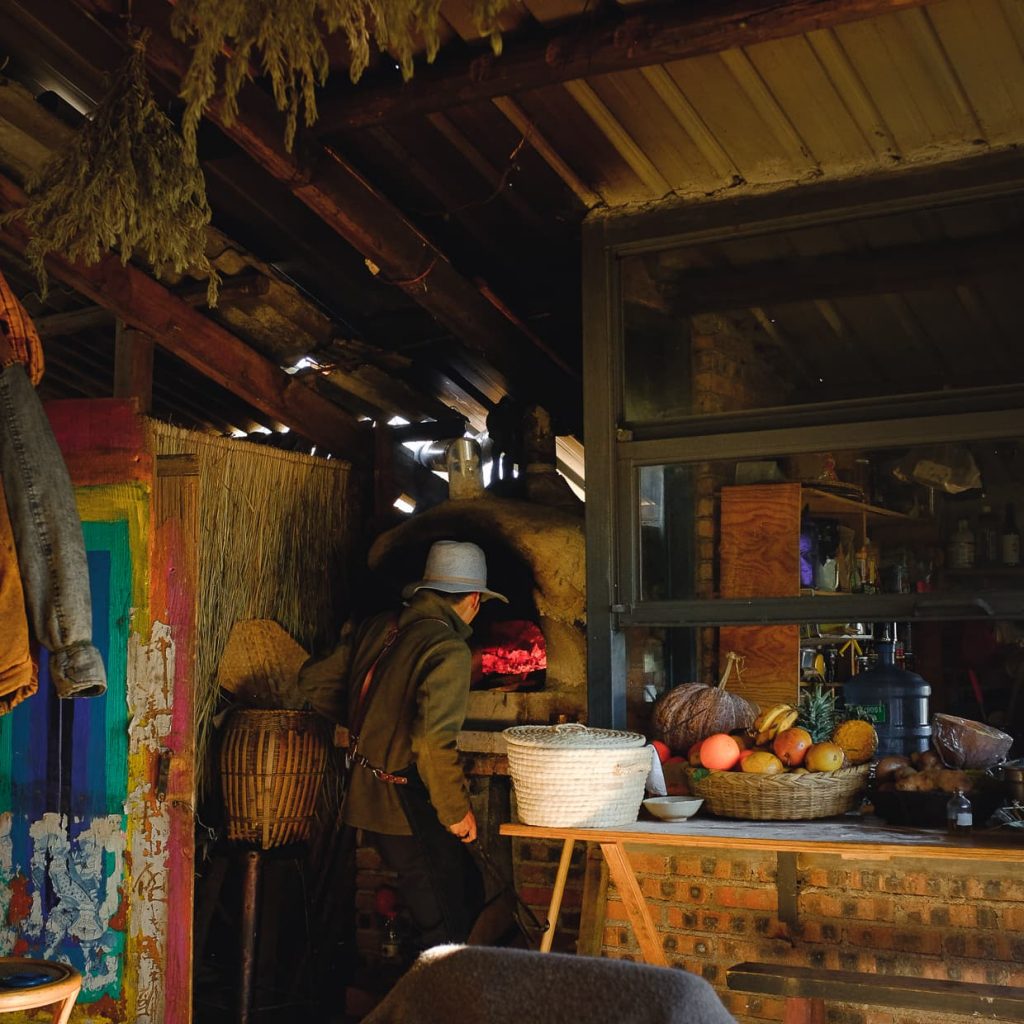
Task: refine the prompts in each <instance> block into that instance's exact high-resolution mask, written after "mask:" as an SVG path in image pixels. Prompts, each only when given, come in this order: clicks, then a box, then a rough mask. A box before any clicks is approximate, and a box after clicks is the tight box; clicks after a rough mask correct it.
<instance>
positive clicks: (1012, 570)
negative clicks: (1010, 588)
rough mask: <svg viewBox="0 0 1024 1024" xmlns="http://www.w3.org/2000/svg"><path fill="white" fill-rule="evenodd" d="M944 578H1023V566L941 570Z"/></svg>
mask: <svg viewBox="0 0 1024 1024" xmlns="http://www.w3.org/2000/svg"><path fill="white" fill-rule="evenodd" d="M942 573H943V575H944V576H970V577H978V576H1003V577H1010V578H1011V579H1012V578H1013V577H1014V576H1019V577H1021V578H1024V565H990V566H983V565H982V566H975V567H974V568H973V569H943V570H942Z"/></svg>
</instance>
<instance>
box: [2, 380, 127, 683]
mask: <svg viewBox="0 0 1024 1024" xmlns="http://www.w3.org/2000/svg"><path fill="white" fill-rule="evenodd" d="M0 477H2V479H3V485H4V490H5V492H6V495H7V508H8V511H9V513H10V518H11V525H12V527H13V529H14V542H15V546H16V548H17V554H18V565H19V566H20V569H21V579H22V584H23V586H24V591H25V601H26V605H27V608H28V619H29V625H30V627H31V629H32V633H33V634H34V636H35V638H36V640H38V641H39V643H41V644H42V645H43V646H44V647H45V648H46V649H47V650H48V651H49V652H50V654H51V658H50V674H51V676H52V678H53V684H54V689H55V690H56V692H57V695H58V696H59V697H93V696H98V695H99V694H101V693H103V692H104V691H105V690H106V688H107V681H106V671H105V669H104V666H103V660H102V658H101V657H100V653H99V651H98V650H96V648H95V647H94V646H93V643H92V598H91V595H90V591H89V568H88V563H87V561H86V556H85V540H84V538H83V537H82V524H81V521H80V520H79V518H78V511H77V509H76V508H75V498H74V492H73V490H72V488H71V479H70V477H69V476H68V471H67V467H66V466H65V465H64V459H63V457H62V456H61V453H60V449H59V448H58V447H57V441H56V439H55V438H54V436H53V432H52V431H51V430H50V424H49V421H48V420H47V418H46V414H45V413H44V412H43V407H42V404H41V403H40V401H39V398H38V396H37V395H36V393H35V389H34V388H33V387H32V384H31V382H30V381H29V378H28V375H27V374H26V371H25V367H24V366H22V365H21V364H20V363H14V364H13V365H10V366H6V367H3V368H0Z"/></svg>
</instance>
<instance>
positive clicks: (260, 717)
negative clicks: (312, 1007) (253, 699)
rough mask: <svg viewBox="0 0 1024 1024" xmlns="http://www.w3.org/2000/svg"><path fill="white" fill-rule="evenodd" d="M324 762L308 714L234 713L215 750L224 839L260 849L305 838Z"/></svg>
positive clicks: (317, 724)
mask: <svg viewBox="0 0 1024 1024" xmlns="http://www.w3.org/2000/svg"><path fill="white" fill-rule="evenodd" d="M326 764H327V743H326V739H325V736H324V729H323V719H322V718H320V716H319V715H317V714H315V713H314V712H312V711H259V710H251V709H247V710H242V711H235V712H234V713H233V714H232V716H231V718H230V719H229V721H228V725H227V728H226V729H225V732H224V742H223V744H222V746H221V751H220V776H221V787H222V789H223V793H224V808H225V812H226V814H227V821H228V838H229V839H232V840H235V841H239V842H245V843H252V844H254V845H256V846H258V847H260V848H261V849H263V850H269V849H270V848H272V847H275V846H285V845H287V844H288V843H297V842H301V841H302V840H305V839H308V838H309V836H310V833H311V832H312V829H313V819H314V816H315V813H316V801H317V796H318V795H319V792H320V784H321V783H322V781H323V777H324V767H325V765H326Z"/></svg>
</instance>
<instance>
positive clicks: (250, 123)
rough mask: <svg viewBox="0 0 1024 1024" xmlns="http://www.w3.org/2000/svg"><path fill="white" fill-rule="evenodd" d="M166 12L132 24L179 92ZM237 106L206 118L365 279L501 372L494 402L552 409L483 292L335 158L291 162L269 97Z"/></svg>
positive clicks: (313, 152) (537, 370)
mask: <svg viewBox="0 0 1024 1024" xmlns="http://www.w3.org/2000/svg"><path fill="white" fill-rule="evenodd" d="M75 3H76V5H77V6H78V7H79V8H80V9H82V10H84V11H86V12H88V13H90V14H91V15H93V16H94V17H95V18H96V19H97V20H99V21H100V22H102V23H103V24H106V25H108V26H109V27H110V29H111V30H112V31H115V32H118V31H120V30H121V28H122V26H123V21H122V19H121V4H120V3H119V2H118V0H75ZM170 10H171V6H170V4H167V3H165V2H162V0H143V2H138V3H136V4H135V5H134V8H133V23H134V24H135V25H136V26H137V27H146V28H149V29H151V30H152V33H153V34H152V37H151V39H150V42H149V45H148V47H147V59H148V62H149V66H150V69H151V70H152V71H153V72H155V73H156V74H157V75H159V76H160V77H162V78H163V79H164V80H165V81H166V82H168V84H170V85H171V87H172V88H174V89H175V91H176V90H177V88H178V86H179V84H180V81H181V78H182V76H183V75H184V73H185V71H186V69H187V67H188V61H189V57H188V51H187V49H186V48H185V47H183V46H182V45H181V44H179V43H177V42H176V41H175V40H173V39H172V38H171V37H170V35H169V29H168V20H169V13H170ZM239 99H240V106H241V108H242V112H241V115H240V116H239V117H238V118H237V119H236V120H235V121H233V122H232V123H231V124H228V123H227V121H226V120H225V118H224V112H223V108H222V106H221V103H220V101H219V100H215V101H213V102H212V103H211V106H210V107H209V109H208V110H207V112H206V113H207V116H208V117H209V118H210V120H212V121H213V122H214V123H215V124H217V126H218V127H219V128H220V129H221V130H222V131H223V132H224V133H225V134H226V135H227V136H228V137H229V138H231V139H232V140H233V141H234V142H235V143H236V144H237V145H239V146H240V147H241V148H242V149H243V150H244V151H245V152H246V153H248V155H249V156H250V157H251V158H252V159H254V160H256V161H257V162H258V163H260V164H261V165H262V166H263V168H264V170H266V171H267V172H268V173H269V174H270V175H272V176H273V177H274V178H276V179H277V180H278V181H280V182H282V183H284V184H285V185H286V186H287V187H288V189H289V190H290V191H291V192H292V194H293V195H294V196H295V197H296V198H298V199H299V200H301V201H302V202H303V203H305V204H306V205H307V206H308V207H309V208H310V209H311V210H313V212H314V213H316V214H317V215H318V216H319V217H320V219H321V220H322V221H323V222H324V223H325V224H327V225H328V226H329V227H331V228H332V229H333V230H334V231H336V232H337V233H338V234H339V235H340V236H341V237H342V238H344V239H345V240H346V241H347V242H348V243H349V244H350V245H352V246H353V247H354V248H355V249H356V250H357V251H358V252H359V253H361V254H362V255H363V257H364V258H365V259H366V261H367V267H368V272H370V273H373V274H375V275H376V276H377V277H378V279H380V280H384V281H386V282H388V283H390V284H393V285H394V286H396V287H398V288H400V289H401V290H402V291H404V292H405V293H406V294H408V295H409V296H410V297H411V298H412V299H413V300H414V301H415V302H417V303H418V304H419V305H420V306H421V307H423V308H424V309H425V310H427V311H428V312H429V313H430V314H431V315H432V316H433V317H434V318H435V319H436V320H438V321H439V322H440V323H441V324H443V325H444V326H445V327H446V328H447V329H448V330H450V331H451V332H452V334H453V335H455V337H456V338H458V339H459V341H460V342H461V343H462V344H463V345H465V346H466V347H467V348H469V349H471V350H474V351H475V352H476V353H478V354H479V355H480V356H483V358H484V359H485V360H486V361H487V362H488V363H489V364H490V366H491V367H493V368H494V369H495V370H496V371H497V373H494V374H485V375H484V376H487V377H489V378H490V380H491V381H492V382H493V383H494V385H495V386H496V388H497V393H496V395H495V396H492V397H493V398H494V400H495V401H496V400H497V398H499V397H500V396H501V395H502V394H504V393H505V392H507V391H508V390H509V388H510V386H514V387H515V388H516V389H517V390H518V391H519V392H520V393H521V394H522V395H524V396H533V397H534V399H535V400H540V401H545V400H548V401H550V399H552V398H553V397H554V396H555V395H556V394H558V387H559V382H558V380H557V379H552V376H553V375H552V374H551V370H552V367H551V365H550V363H548V361H547V360H546V359H544V357H543V354H542V353H540V352H538V350H537V349H536V347H535V344H534V339H533V338H532V337H531V336H530V335H528V334H524V333H523V332H522V331H521V330H520V329H519V328H518V327H517V326H516V324H515V322H514V321H513V320H511V319H509V318H508V317H506V316H504V315H503V314H502V313H501V312H500V310H499V307H498V306H496V305H495V304H494V303H493V302H492V301H490V300H489V298H488V297H486V296H485V295H484V294H483V293H482V291H481V289H480V287H479V286H478V285H477V284H476V283H474V282H471V281H470V280H468V279H467V278H466V277H465V276H463V275H462V274H461V273H460V272H459V271H458V270H457V269H456V268H455V267H454V266H453V265H452V263H451V262H450V261H449V260H448V258H447V256H446V255H445V254H444V253H443V252H442V251H441V250H440V249H439V248H438V247H437V246H436V245H434V244H433V243H432V242H431V241H430V239H428V238H427V237H426V236H425V235H424V234H423V233H422V232H421V231H420V230H419V229H418V228H416V226H415V225H413V224H412V223H411V222H410V221H409V220H408V219H407V218H406V217H405V215H404V214H403V213H402V212H401V211H400V210H398V209H397V208H396V207H395V206H394V205H393V204H392V203H391V202H389V200H388V199H386V198H385V197H384V196H383V195H382V194H381V193H380V192H379V191H377V189H376V188H374V186H373V185H372V184H371V183H370V182H369V181H367V180H366V179H365V178H364V177H363V176H362V175H361V174H360V173H359V172H358V171H357V170H356V169H355V168H354V167H352V166H351V165H350V164H349V163H348V162H347V161H346V159H345V158H344V156H343V155H342V154H341V153H340V152H339V151H338V150H337V149H335V148H332V147H330V146H324V145H320V144H318V143H316V142H315V141H314V140H312V139H309V138H308V137H307V138H300V139H299V140H297V143H296V152H295V153H288V152H287V151H286V150H285V148H284V144H283V141H282V125H281V119H280V115H279V114H278V112H277V111H276V110H275V109H274V106H273V102H272V100H271V99H270V97H269V96H267V95H265V94H264V93H262V92H261V91H260V90H258V89H254V88H250V89H246V90H244V91H243V93H242V94H241V96H240V97H239ZM299 153H301V157H300V155H299ZM545 371H546V372H545ZM538 391H539V392H540V393H539V394H538Z"/></svg>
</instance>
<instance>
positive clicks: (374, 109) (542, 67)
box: [318, 0, 928, 133]
mask: <svg viewBox="0 0 1024 1024" xmlns="http://www.w3.org/2000/svg"><path fill="white" fill-rule="evenodd" d="M927 2H928V0H789V2H786V3H778V2H776V3H768V2H765V0H691V2H689V3H681V2H679V0H665V2H662V3H658V4H654V5H650V6H645V7H643V8H642V9H641V10H636V8H634V7H630V6H625V7H623V8H621V9H619V10H615V11H614V12H613V13H611V14H608V13H603V14H602V15H601V16H596V17H593V18H591V19H589V20H586V19H583V18H577V19H574V20H573V21H572V22H570V23H569V24H568V25H563V26H559V27H558V28H555V29H552V30H550V31H547V32H544V33H539V34H537V35H536V36H533V37H531V38H529V39H522V40H517V39H507V40H506V41H505V46H504V52H503V53H502V56H501V57H495V56H494V55H493V54H492V53H491V52H490V49H489V48H488V49H487V50H486V51H484V50H483V49H482V48H481V49H480V50H479V51H477V54H476V56H475V57H474V58H473V59H472V60H470V61H468V62H467V61H466V60H465V59H464V58H463V59H458V60H448V61H445V60H443V59H442V61H439V62H438V63H437V64H436V65H435V66H434V67H432V68H431V67H419V68H417V70H416V75H415V77H414V78H413V80H412V81H411V82H409V83H407V84H404V85H403V84H400V83H396V82H394V81H390V82H388V83H386V84H384V83H381V84H378V85H370V84H368V83H361V84H359V85H357V86H355V87H351V86H349V87H346V88H344V89H343V90H342V89H336V90H335V91H334V94H333V96H325V97H324V99H323V100H322V101H321V102H320V120H319V128H318V130H319V131H322V132H325V133H327V132H331V131H336V130H338V129H342V128H365V127H368V126H369V125H372V124H382V123H384V122H387V121H398V120H401V119H402V118H406V117H414V116H417V115H423V114H429V113H435V112H437V111H440V110H447V109H448V108H449V107H455V106H459V105H461V104H464V103H475V102H480V101H483V100H488V99H493V98H494V97H495V96H514V95H516V94H517V93H522V92H527V91H529V90H531V89H540V88H543V87H544V86H548V85H557V84H559V83H562V82H572V81H575V80H577V79H581V78H589V77H593V76H597V75H604V74H609V73H611V72H615V71H628V70H630V69H632V68H643V67H650V66H652V65H654V64H665V63H668V62H671V61H675V60H683V59H685V58H688V57H700V56H703V55H706V54H709V53H720V52H722V51H725V50H730V49H733V48H742V47H746V46H751V45H753V44H754V43H762V42H765V41H767V40H770V39H782V38H785V37H786V36H793V35H799V34H801V33H804V32H811V31H814V30H816V29H823V28H830V27H832V26H834V25H842V24H844V23H846V22H850V21H857V20H860V19H862V18H871V17H875V16H877V15H881V14H887V13H890V12H892V11H901V10H907V9H909V8H913V7H919V6H922V5H923V4H925V3H927ZM602 10H603V11H605V12H607V10H608V6H607V5H606V6H605V7H604V8H602ZM393 77H394V76H392V78H393Z"/></svg>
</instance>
